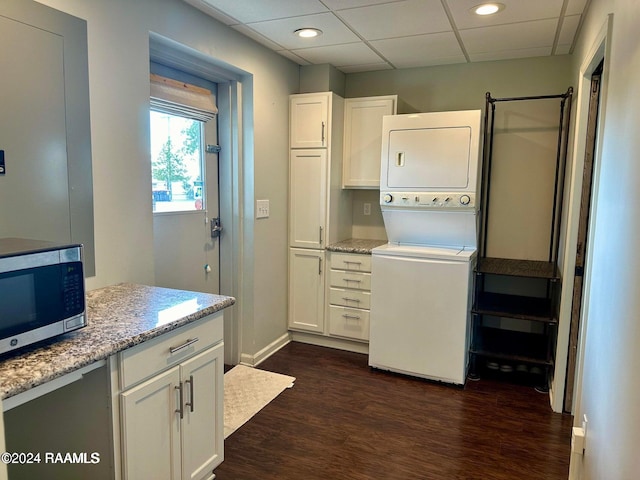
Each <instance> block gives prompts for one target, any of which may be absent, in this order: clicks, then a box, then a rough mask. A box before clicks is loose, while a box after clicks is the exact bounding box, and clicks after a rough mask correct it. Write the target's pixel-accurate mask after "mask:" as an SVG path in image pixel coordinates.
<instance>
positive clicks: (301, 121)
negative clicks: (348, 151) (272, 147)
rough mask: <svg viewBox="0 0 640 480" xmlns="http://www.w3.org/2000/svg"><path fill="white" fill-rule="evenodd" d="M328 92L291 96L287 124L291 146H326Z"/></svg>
mask: <svg viewBox="0 0 640 480" xmlns="http://www.w3.org/2000/svg"><path fill="white" fill-rule="evenodd" d="M330 95H331V94H330V93H313V94H302V95H295V96H292V97H291V104H290V108H291V119H290V125H289V136H290V147H291V148H326V147H327V145H329V141H330V138H329V136H330V123H329V99H330Z"/></svg>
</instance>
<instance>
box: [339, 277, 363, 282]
mask: <svg viewBox="0 0 640 480" xmlns="http://www.w3.org/2000/svg"><path fill="white" fill-rule="evenodd" d="M343 280H344V281H345V282H347V283H349V282H353V283H362V280H355V279H353V278H343Z"/></svg>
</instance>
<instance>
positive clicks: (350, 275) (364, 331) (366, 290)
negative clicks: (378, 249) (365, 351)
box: [328, 252, 371, 341]
mask: <svg viewBox="0 0 640 480" xmlns="http://www.w3.org/2000/svg"><path fill="white" fill-rule="evenodd" d="M329 259H330V261H329V264H330V269H331V270H330V274H329V288H328V291H329V309H328V312H329V313H328V315H329V334H330V335H334V336H338V337H344V338H348V339H350V340H361V341H368V340H369V308H370V303H371V256H370V255H362V254H350V253H339V252H331V253H330V257H329Z"/></svg>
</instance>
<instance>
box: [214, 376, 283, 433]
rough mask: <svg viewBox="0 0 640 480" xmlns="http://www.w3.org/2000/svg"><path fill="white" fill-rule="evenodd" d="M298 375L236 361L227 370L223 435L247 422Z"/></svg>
mask: <svg viewBox="0 0 640 480" xmlns="http://www.w3.org/2000/svg"><path fill="white" fill-rule="evenodd" d="M295 380H296V379H295V377H289V376H287V375H281V374H279V373H273V372H267V371H265V370H259V369H257V368H252V367H246V366H244V365H236V366H235V367H233V368H232V369H231V370H229V371H228V372H227V373H225V374H224V438H227V437H228V436H229V435H231V434H232V433H233V432H235V431H236V430H237V429H238V428H240V427H241V426H242V425H244V424H245V423H246V422H247V421H248V420H249V419H250V418H251V417H253V416H254V415H255V414H256V413H258V412H259V411H260V410H262V409H263V408H264V407H265V406H266V405H267V404H268V403H269V402H270V401H271V400H273V399H274V398H276V397H277V396H278V395H280V393H282V392H283V391H284V389H285V388H291V387H293V382H295Z"/></svg>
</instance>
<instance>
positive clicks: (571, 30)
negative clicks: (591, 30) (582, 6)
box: [558, 15, 580, 45]
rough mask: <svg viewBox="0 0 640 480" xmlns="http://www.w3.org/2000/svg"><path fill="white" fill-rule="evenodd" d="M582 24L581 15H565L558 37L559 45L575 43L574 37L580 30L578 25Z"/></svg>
mask: <svg viewBox="0 0 640 480" xmlns="http://www.w3.org/2000/svg"><path fill="white" fill-rule="evenodd" d="M579 24H580V15H571V16H569V17H564V20H563V21H562V27H561V29H560V36H559V37H558V45H560V44H568V45H572V44H573V39H574V38H575V36H576V32H577V31H578V25H579Z"/></svg>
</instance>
